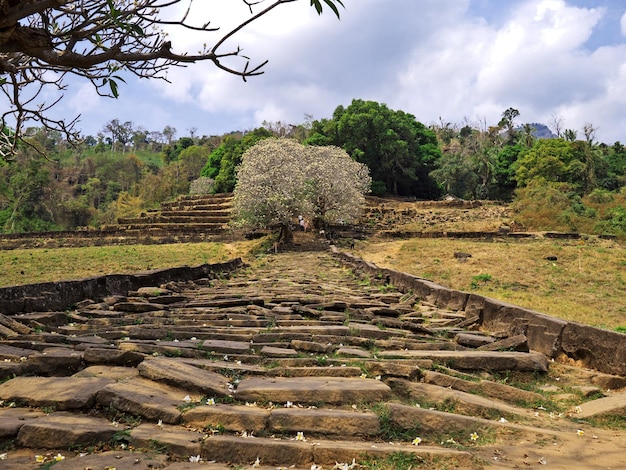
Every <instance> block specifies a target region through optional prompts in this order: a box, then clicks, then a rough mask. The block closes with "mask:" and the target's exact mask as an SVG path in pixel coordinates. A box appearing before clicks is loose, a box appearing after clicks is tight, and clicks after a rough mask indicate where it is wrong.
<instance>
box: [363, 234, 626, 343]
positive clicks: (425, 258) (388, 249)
mask: <svg viewBox="0 0 626 470" xmlns="http://www.w3.org/2000/svg"><path fill="white" fill-rule="evenodd" d="M457 251H462V252H466V253H470V254H471V255H472V257H471V258H468V259H467V261H465V262H459V260H457V259H456V258H455V257H454V252H457ZM356 253H357V254H358V255H359V256H361V257H362V258H364V259H366V260H367V261H371V262H373V263H375V264H377V265H378V266H381V267H386V268H391V269H396V270H399V271H404V272H407V273H410V274H414V275H417V276H420V277H424V278H427V279H430V280H431V281H434V282H436V283H438V284H441V285H444V286H447V287H450V288H453V289H457V290H461V291H466V292H472V293H476V294H481V295H484V296H487V297H492V298H496V299H500V300H503V301H505V302H509V303H512V304H515V305H519V306H522V307H526V308H530V309H532V310H535V311H538V312H542V313H546V314H548V315H552V316H556V317H560V318H563V319H565V320H569V321H577V322H581V323H585V324H588V325H593V326H598V327H602V328H608V329H613V330H616V331H625V330H626V306H625V305H624V301H623V299H624V298H625V297H626V270H625V269H624V267H625V266H626V248H625V247H623V246H620V245H618V244H615V242H608V241H602V240H596V239H589V240H585V241H582V240H562V241H557V240H550V239H538V240H532V241H514V242H504V241H493V242H488V241H477V240H455V239H412V240H403V241H389V242H387V241H382V242H377V243H361V244H359V245H358V247H357V252H356ZM548 256H556V258H557V260H556V261H550V260H547V259H546V257H548ZM487 273H488V274H487Z"/></svg>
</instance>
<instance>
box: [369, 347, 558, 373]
mask: <svg viewBox="0 0 626 470" xmlns="http://www.w3.org/2000/svg"><path fill="white" fill-rule="evenodd" d="M378 356H379V357H381V358H394V357H399V358H406V359H432V360H433V361H435V362H438V363H440V364H444V365H446V366H447V367H452V368H455V369H463V370H492V371H499V370H518V371H522V372H547V371H548V359H547V358H546V356H544V355H543V354H541V353H533V352H530V353H521V352H515V351H500V352H491V351H416V350H409V351H405V350H396V351H382V352H380V353H379V354H378Z"/></svg>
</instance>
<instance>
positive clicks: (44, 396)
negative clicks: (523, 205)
mask: <svg viewBox="0 0 626 470" xmlns="http://www.w3.org/2000/svg"><path fill="white" fill-rule="evenodd" d="M0 312H2V313H0V446H1V447H0V468H2V469H9V470H17V469H30V468H50V467H52V466H54V468H55V470H63V469H109V470H110V469H114V468H115V469H126V468H128V469H131V468H132V469H158V468H168V469H188V468H210V469H227V468H261V469H263V468H266V469H269V468H272V469H275V468H297V469H318V470H319V469H332V468H337V469H356V468H394V467H395V465H396V464H394V463H393V462H399V461H400V460H397V459H405V460H404V461H409V462H413V464H412V465H413V468H418V467H420V468H467V469H470V468H472V469H475V468H483V467H489V468H519V467H518V464H519V465H520V466H521V467H524V463H522V461H513V460H510V461H509V464H510V465H509V466H504V465H505V462H504V461H505V459H504V458H502V459H500V457H499V455H500V454H498V453H497V452H500V451H497V452H496V450H494V446H495V445H496V444H497V443H499V442H504V441H506V442H507V443H509V444H510V445H512V446H516V445H518V446H521V445H524V443H528V442H536V441H537V440H538V439H543V440H546V441H547V442H549V443H550V444H549V445H554V446H557V443H559V442H566V441H568V439H576V438H577V436H576V429H577V428H578V427H580V426H581V424H580V421H576V422H574V421H567V418H568V417H575V418H577V419H587V420H592V419H600V418H602V417H605V416H622V417H625V416H626V392H625V391H624V387H625V386H626V361H625V358H626V335H623V334H619V333H613V332H608V331H603V330H598V329H595V328H591V327H588V326H585V325H579V324H575V323H572V322H565V321H563V320H559V319H555V318H552V317H549V316H546V315H543V314H540V313H537V312H533V311H530V310H527V309H523V308H520V307H517V306H514V305H509V304H505V303H503V302H500V301H496V300H493V299H489V298H485V297H481V296H478V295H474V294H469V293H464V292H460V291H454V290H450V289H448V288H445V287H442V286H439V285H436V284H434V283H432V282H430V281H427V280H424V279H420V278H417V277H415V276H411V275H408V274H405V273H400V272H396V271H393V270H388V269H381V268H378V267H377V266H375V265H373V264H371V263H367V262H365V261H363V260H361V259H359V258H357V257H355V256H353V255H352V254H351V253H348V252H342V251H339V250H338V249H336V248H335V247H334V246H331V249H330V250H325V251H299V252H285V253H276V254H274V253H272V254H269V255H267V256H265V257H262V258H260V259H259V260H258V261H256V265H255V266H254V267H253V268H252V267H250V266H246V265H244V263H243V262H242V261H241V260H239V259H237V260H233V261H231V262H227V263H221V264H215V265H202V266H196V267H180V268H173V269H164V270H157V271H150V272H145V273H137V274H134V275H115V276H103V277H97V278H90V279H84V280H77V281H61V282H55V283H46V284H38V285H27V286H14V287H7V288H3V289H0ZM557 365H558V366H559V367H568V368H571V369H572V370H574V371H576V374H577V375H579V376H581V377H582V379H581V383H582V385H581V383H579V384H576V385H572V384H569V385H567V386H566V384H563V388H559V387H558V386H557V387H555V386H554V385H552V387H555V388H556V390H554V389H547V392H548V393H547V394H542V393H538V392H537V391H535V390H527V389H525V388H523V387H521V386H516V385H515V383H513V384H507V383H506V380H501V379H502V378H505V377H510V378H511V380H512V382H513V379H515V378H518V379H519V378H531V379H532V378H533V377H541V376H544V375H546V374H548V373H549V372H550V369H551V368H552V367H556V366H557ZM591 396H592V397H593V398H594V399H592V400H582V401H581V403H580V404H579V405H578V404H575V403H577V402H576V401H575V399H576V397H591ZM567 397H569V398H567ZM552 399H554V400H555V401H557V400H566V402H567V403H571V405H572V406H571V407H570V408H569V409H568V410H566V411H565V412H564V413H561V414H565V415H567V416H559V418H560V419H561V421H560V422H561V423H562V425H561V426H559V427H555V426H554V425H553V424H552V421H551V419H552V418H554V417H553V416H552V414H553V413H552V412H551V411H550V410H551V409H556V408H552V405H553V403H552ZM567 400H570V401H567ZM548 413H550V415H548ZM589 426H590V424H587V427H589ZM564 429H565V431H564ZM602 431H603V430H602V429H599V430H597V431H594V432H597V433H598V435H599V436H602V434H601V433H602ZM580 432H582V431H579V435H580ZM564 436H567V437H564ZM552 443H553V444H552ZM617 445H618V447H619V446H621V449H622V455H624V456H626V452H624V451H626V448H625V445H626V444H625V443H624V442H623V441H622V442H621V444H617ZM520 458H521V457H520ZM542 458H543V457H542ZM498 459H500V460H498ZM624 459H625V460H622V462H623V463H624V467H622V468H626V457H624ZM368 462H369V464H370V465H371V462H387V467H372V466H370V467H366V466H364V465H366V464H367V463H368ZM525 463H526V466H528V462H525ZM534 463H536V462H534ZM499 464H502V465H503V466H498V465H499ZM397 465H398V468H408V467H401V466H400V464H397ZM494 465H496V466H494ZM199 466H200V467H199ZM533 468H534V467H533ZM546 468H549V467H546ZM553 468H554V467H553ZM581 468H582V467H581ZM594 468H595V467H594ZM598 468H600V467H598Z"/></svg>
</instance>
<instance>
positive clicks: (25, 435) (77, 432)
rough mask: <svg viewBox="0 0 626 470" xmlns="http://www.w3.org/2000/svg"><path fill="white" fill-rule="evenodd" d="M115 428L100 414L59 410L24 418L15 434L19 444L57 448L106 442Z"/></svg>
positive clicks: (114, 431) (115, 430)
mask: <svg viewBox="0 0 626 470" xmlns="http://www.w3.org/2000/svg"><path fill="white" fill-rule="evenodd" d="M117 431H118V429H117V428H116V427H115V426H113V424H112V423H111V422H110V421H108V420H106V419H102V418H94V417H91V416H84V415H78V414H74V413H67V412H59V413H51V414H49V415H47V416H43V417H41V418H37V419H35V420H28V421H27V422H26V423H25V424H24V425H23V426H22V427H21V428H20V430H19V432H18V434H17V443H18V444H19V445H20V446H23V447H31V448H44V449H58V448H65V449H67V448H70V447H75V446H81V445H96V444H99V443H107V442H108V441H110V440H111V438H112V437H113V435H114V434H115V433H116V432H117Z"/></svg>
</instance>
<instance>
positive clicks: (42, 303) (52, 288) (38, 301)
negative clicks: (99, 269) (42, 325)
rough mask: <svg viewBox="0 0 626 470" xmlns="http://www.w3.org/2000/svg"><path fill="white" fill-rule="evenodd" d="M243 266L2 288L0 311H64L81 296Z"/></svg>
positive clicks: (101, 295) (225, 264)
mask: <svg viewBox="0 0 626 470" xmlns="http://www.w3.org/2000/svg"><path fill="white" fill-rule="evenodd" d="M243 266H244V262H243V260H242V259H241V258H235V259H232V260H229V261H226V262H223V263H214V264H201V265H198V266H180V267H174V268H163V269H155V270H151V271H144V272H139V273H133V274H108V275H105V276H97V277H91V278H85V279H77V280H69V281H57V282H44V283H39V284H23V285H18V286H10V287H2V288H0V313H2V314H5V315H16V314H20V313H28V312H37V311H64V310H67V309H68V308H70V307H72V306H73V305H75V304H76V303H78V302H80V301H82V300H85V299H92V300H96V301H97V300H101V299H103V298H105V297H107V296H109V295H127V294H128V292H129V291H132V290H137V289H139V288H140V287H151V286H158V285H160V284H163V283H166V282H169V281H191V280H196V279H201V278H205V277H207V276H209V275H210V274H212V273H213V274H214V273H223V272H229V271H234V270H236V269H239V268H241V267H243Z"/></svg>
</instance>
